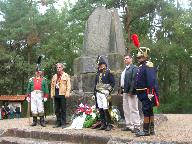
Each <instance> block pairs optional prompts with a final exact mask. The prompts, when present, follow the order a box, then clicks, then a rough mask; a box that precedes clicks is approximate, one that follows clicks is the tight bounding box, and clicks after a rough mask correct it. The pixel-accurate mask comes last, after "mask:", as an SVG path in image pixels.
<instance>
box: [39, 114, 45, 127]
mask: <svg viewBox="0 0 192 144" xmlns="http://www.w3.org/2000/svg"><path fill="white" fill-rule="evenodd" d="M40 125H41V126H42V127H46V125H45V121H44V116H40Z"/></svg>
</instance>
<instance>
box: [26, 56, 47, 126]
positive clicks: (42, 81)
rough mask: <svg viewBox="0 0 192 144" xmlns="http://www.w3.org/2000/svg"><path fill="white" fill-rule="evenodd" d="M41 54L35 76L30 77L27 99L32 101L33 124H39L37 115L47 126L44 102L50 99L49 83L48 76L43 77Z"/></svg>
mask: <svg viewBox="0 0 192 144" xmlns="http://www.w3.org/2000/svg"><path fill="white" fill-rule="evenodd" d="M41 58H42V57H41V56H39V58H38V61H37V66H36V72H35V77H32V78H30V79H29V83H28V88H27V101H28V104H30V102H31V112H32V115H33V123H32V124H31V126H36V125H37V116H38V115H39V117H40V124H41V126H42V127H45V126H46V125H45V121H44V102H46V101H47V99H48V94H49V90H48V85H47V80H46V78H44V77H42V71H41V69H40V62H41Z"/></svg>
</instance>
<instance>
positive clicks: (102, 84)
mask: <svg viewBox="0 0 192 144" xmlns="http://www.w3.org/2000/svg"><path fill="white" fill-rule="evenodd" d="M97 64H98V71H97V73H96V77H95V93H96V101H97V102H96V103H97V106H98V108H99V114H100V119H101V127H100V128H99V130H105V131H110V130H111V129H112V125H111V116H110V114H109V95H110V93H111V92H112V90H113V88H114V86H115V80H114V76H113V75H112V74H111V72H110V70H109V69H108V68H107V64H106V62H105V60H104V59H103V58H102V57H101V56H99V57H98V59H97Z"/></svg>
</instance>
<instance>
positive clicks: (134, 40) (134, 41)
mask: <svg viewBox="0 0 192 144" xmlns="http://www.w3.org/2000/svg"><path fill="white" fill-rule="evenodd" d="M131 39H132V41H133V43H134V45H135V46H136V47H137V48H139V46H140V42H139V40H138V36H137V34H133V35H132V36H131Z"/></svg>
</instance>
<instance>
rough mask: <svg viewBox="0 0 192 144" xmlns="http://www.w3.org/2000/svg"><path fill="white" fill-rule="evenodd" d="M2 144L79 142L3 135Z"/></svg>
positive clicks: (0, 140) (70, 143) (65, 143)
mask: <svg viewBox="0 0 192 144" xmlns="http://www.w3.org/2000/svg"><path fill="white" fill-rule="evenodd" d="M0 144H77V143H72V142H66V141H50V140H49V141H48V140H42V139H34V138H20V137H1V138H0Z"/></svg>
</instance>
